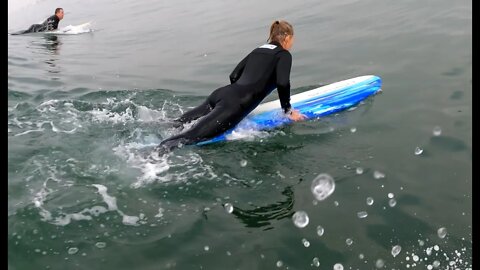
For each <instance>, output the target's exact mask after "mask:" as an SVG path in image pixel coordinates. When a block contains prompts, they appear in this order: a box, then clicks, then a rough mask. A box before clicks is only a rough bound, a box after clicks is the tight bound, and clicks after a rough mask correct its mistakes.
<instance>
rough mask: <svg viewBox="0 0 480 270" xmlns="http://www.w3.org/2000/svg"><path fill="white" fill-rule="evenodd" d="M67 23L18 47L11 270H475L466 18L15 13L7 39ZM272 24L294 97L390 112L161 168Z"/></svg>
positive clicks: (204, 151)
mask: <svg viewBox="0 0 480 270" xmlns="http://www.w3.org/2000/svg"><path fill="white" fill-rule="evenodd" d="M58 6H61V7H63V8H64V10H65V18H64V20H62V21H61V22H60V28H61V29H63V30H68V31H67V33H66V34H65V33H63V34H48V35H45V34H34V35H25V36H10V35H9V36H8V267H9V269H312V268H313V269H315V268H317V267H318V268H320V269H341V268H338V267H340V266H339V264H341V265H342V266H343V269H469V268H470V269H471V268H472V2H471V1H453V2H452V1H445V0H440V1H430V0H427V1H420V2H418V1H396V2H391V1H390V2H385V1H369V0H368V1H352V0H341V1H330V2H325V1H323V2H322V1H289V2H285V1H283V2H278V1H251V0H247V1H235V2H233V1H213V0H207V1H196V2H195V1H187V0H181V1H152V0H147V1H126V0H111V1H107V0H105V1H92V0H82V1H80V0H73V1H69V2H68V3H67V2H64V1H57V0H43V1H39V0H37V1H35V0H21V1H9V9H8V31H9V32H13V31H17V30H21V29H25V28H27V27H28V26H29V25H30V24H33V23H38V22H41V21H43V20H44V19H45V18H46V17H48V16H49V15H51V14H52V13H53V10H54V9H55V8H56V7H58ZM275 19H286V20H288V21H289V22H291V23H292V25H293V26H294V29H295V44H294V47H293V48H292V50H291V53H292V56H293V66H292V73H291V85H292V93H299V92H302V91H305V90H309V89H313V88H315V87H317V86H318V85H323V84H328V83H333V82H336V81H340V80H343V79H348V78H352V77H356V76H361V75H367V74H374V75H377V76H380V77H381V78H382V79H383V87H382V89H383V91H382V93H381V94H379V95H376V96H374V97H371V98H369V99H368V100H366V101H365V102H364V103H363V104H361V105H359V106H357V107H355V108H352V109H351V110H347V111H343V112H340V113H337V114H335V115H331V116H328V117H324V118H320V119H316V120H313V121H308V122H302V123H295V124H293V125H290V126H287V127H283V128H280V129H277V130H274V131H269V132H257V133H252V134H247V135H251V136H246V138H245V139H242V140H238V141H230V142H227V143H220V144H214V145H209V146H203V147H196V146H189V147H183V148H181V149H178V150H177V151H174V152H172V153H170V154H168V155H166V156H159V155H158V154H157V153H156V152H155V151H154V147H155V146H156V145H157V144H158V143H159V142H160V141H161V140H162V139H164V138H166V137H168V136H170V135H173V134H175V133H177V132H178V130H176V129H175V128H174V127H172V125H171V124H170V121H171V120H172V119H174V118H176V117H178V116H179V115H180V114H181V113H182V112H184V111H186V110H188V109H189V108H191V107H193V106H196V105H198V104H199V103H200V102H202V101H203V100H204V98H205V97H206V96H207V95H208V94H210V93H211V92H212V91H213V90H215V89H216V88H218V87H221V86H223V85H225V84H227V83H228V75H229V73H230V72H231V70H232V69H233V68H234V67H235V65H236V64H237V63H238V61H240V60H241V59H242V58H243V57H244V56H245V55H246V54H247V53H249V52H250V51H251V50H252V49H253V48H255V47H257V46H258V45H261V44H263V43H264V42H265V41H266V39H267V36H268V29H269V26H270V24H271V23H272V21H273V20H275ZM87 22H90V24H89V25H87V26H79V25H81V24H83V23H87ZM275 98H277V96H276V92H275V91H274V92H273V93H272V94H271V96H270V97H268V100H272V99H275ZM314 180H315V181H314ZM327 180H328V181H327ZM315 184H317V185H315ZM333 185H334V188H333ZM322 188H326V189H327V190H323V189H322ZM314 193H316V195H317V196H315V194H314ZM319 193H320V194H323V195H322V196H319ZM325 197H326V198H325ZM317 198H320V200H318V199H317ZM305 215H306V216H308V218H307V217H306V216H305ZM334 267H337V268H334Z"/></svg>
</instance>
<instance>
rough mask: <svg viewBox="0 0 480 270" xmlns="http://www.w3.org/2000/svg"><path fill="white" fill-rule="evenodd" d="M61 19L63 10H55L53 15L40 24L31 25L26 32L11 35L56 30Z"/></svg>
mask: <svg viewBox="0 0 480 270" xmlns="http://www.w3.org/2000/svg"><path fill="white" fill-rule="evenodd" d="M62 19H63V8H56V9H55V14H54V15H52V16H50V17H48V18H47V19H46V20H45V21H44V22H43V23H42V24H32V25H31V26H30V27H29V28H28V29H27V30H22V31H18V32H16V33H12V35H20V34H27V33H37V32H46V31H52V30H56V29H57V28H58V23H59V22H60V21H61V20H62Z"/></svg>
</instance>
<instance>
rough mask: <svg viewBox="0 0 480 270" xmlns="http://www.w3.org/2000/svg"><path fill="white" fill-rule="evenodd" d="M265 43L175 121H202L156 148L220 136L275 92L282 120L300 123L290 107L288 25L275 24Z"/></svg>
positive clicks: (291, 38)
mask: <svg viewBox="0 0 480 270" xmlns="http://www.w3.org/2000/svg"><path fill="white" fill-rule="evenodd" d="M268 41H269V43H268V44H264V45H262V46H260V47H258V48H256V49H254V50H253V51H252V52H251V53H250V54H248V55H247V56H246V57H245V58H244V59H243V60H242V61H241V62H240V63H239V64H238V65H237V67H236V68H235V69H234V70H233V72H232V73H231V74H230V82H231V84H230V85H227V86H224V87H220V88H218V89H217V90H215V91H214V92H213V93H212V94H210V96H209V97H208V98H207V99H206V100H205V102H203V103H202V104H201V105H200V106H198V107H196V108H194V109H192V110H190V111H188V112H186V113H185V114H183V115H182V116H180V118H178V119H176V120H175V121H176V122H177V123H180V124H183V123H188V122H191V121H193V120H196V119H198V118H200V117H202V116H205V117H204V118H202V119H201V120H200V121H199V122H197V123H196V124H195V125H194V126H193V127H192V128H190V129H189V130H187V131H184V132H182V133H180V134H178V135H175V136H173V137H170V138H168V139H166V140H164V141H163V142H161V143H160V146H161V147H162V148H164V149H167V150H170V149H172V148H173V147H176V146H178V145H179V144H194V143H197V142H200V141H204V140H207V139H211V138H213V137H215V136H217V135H220V134H221V133H223V132H225V131H227V130H228V129H230V128H232V127H234V126H235V125H237V124H238V123H239V122H240V121H241V120H242V119H243V118H244V117H245V116H247V115H248V114H249V113H250V112H251V111H252V110H253V109H255V107H257V106H258V104H260V102H262V100H263V99H264V98H265V97H266V96H267V95H268V94H270V93H271V92H272V91H273V90H274V89H275V88H277V91H278V96H279V99H280V105H281V107H282V109H283V111H284V113H285V114H286V116H287V117H289V118H290V119H292V120H293V121H298V120H302V119H303V118H304V116H303V115H302V114H300V113H299V112H298V111H297V110H293V109H292V108H291V105H290V69H291V66H292V55H291V54H290V52H289V50H290V48H291V47H292V45H293V27H292V25H291V24H290V23H288V22H286V21H275V22H274V23H273V24H272V26H271V27H270V36H269V38H268Z"/></svg>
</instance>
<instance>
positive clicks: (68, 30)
mask: <svg viewBox="0 0 480 270" xmlns="http://www.w3.org/2000/svg"><path fill="white" fill-rule="evenodd" d="M90 26H91V23H90V22H88V23H84V24H79V25H67V26H65V27H62V28H60V29H57V30H55V31H48V32H45V33H49V34H60V35H78V34H83V33H90V32H93V31H94V30H93V29H92V28H90Z"/></svg>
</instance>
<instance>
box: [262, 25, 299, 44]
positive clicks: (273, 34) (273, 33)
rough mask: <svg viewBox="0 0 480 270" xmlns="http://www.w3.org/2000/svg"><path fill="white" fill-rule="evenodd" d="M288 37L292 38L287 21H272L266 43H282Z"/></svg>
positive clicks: (291, 29) (290, 26)
mask: <svg viewBox="0 0 480 270" xmlns="http://www.w3.org/2000/svg"><path fill="white" fill-rule="evenodd" d="M288 35H290V36H293V27H292V25H291V24H290V23H288V22H287V21H274V22H273V23H272V26H270V36H269V37H268V42H272V41H276V42H278V43H282V42H283V41H284V40H285V37H287V36H288Z"/></svg>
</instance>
